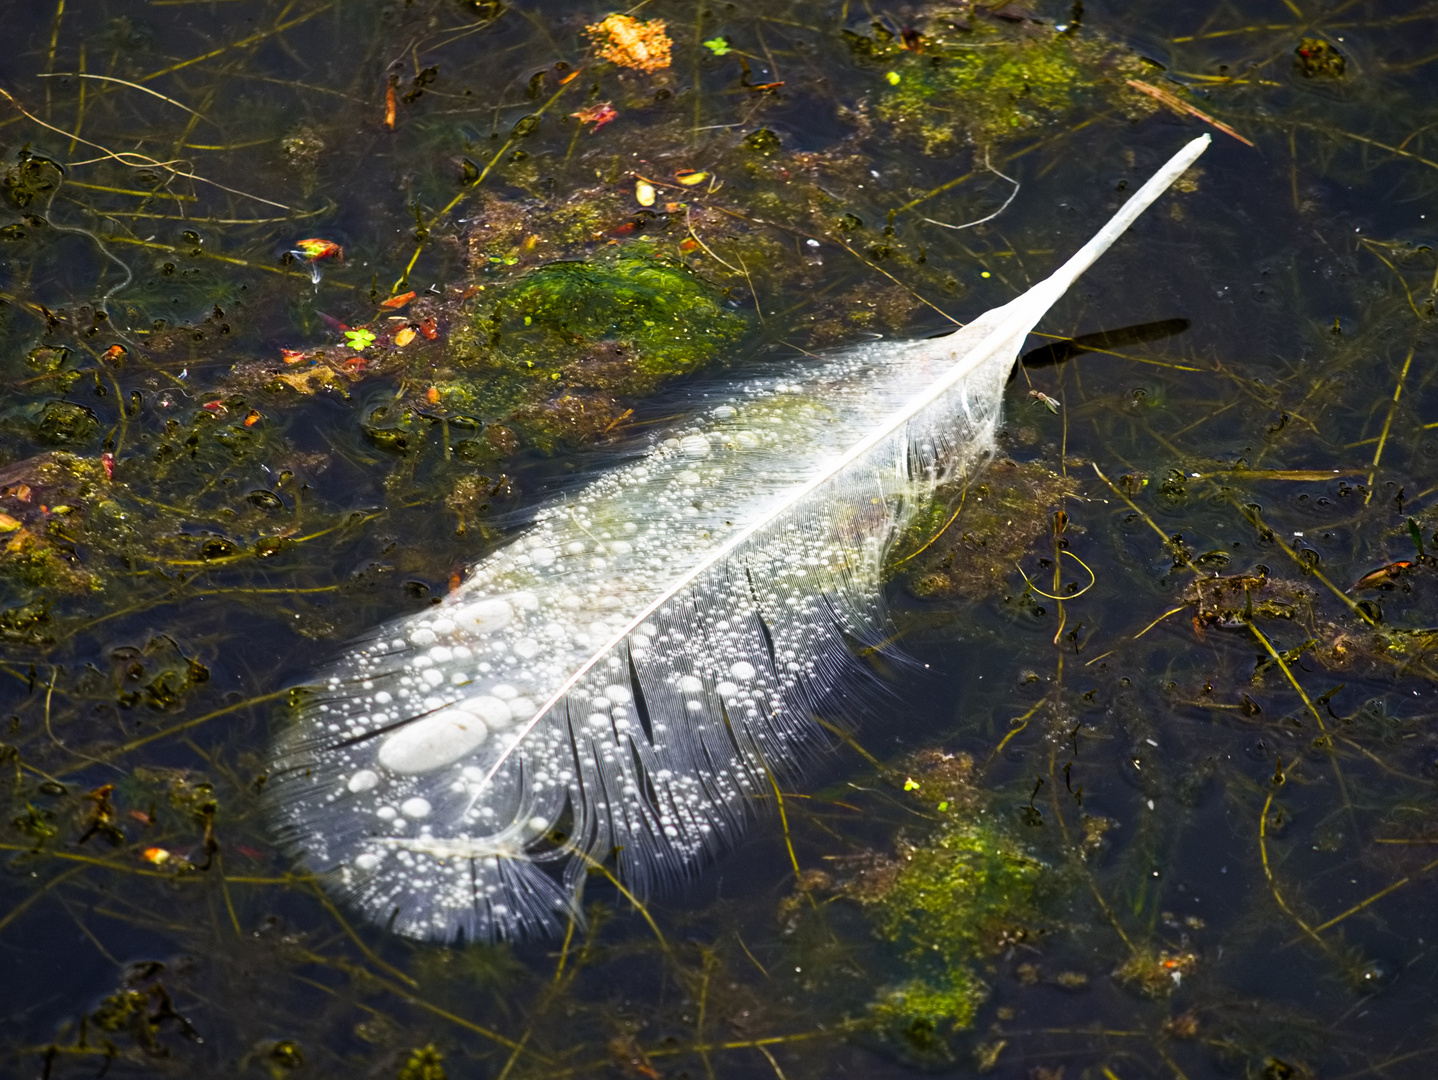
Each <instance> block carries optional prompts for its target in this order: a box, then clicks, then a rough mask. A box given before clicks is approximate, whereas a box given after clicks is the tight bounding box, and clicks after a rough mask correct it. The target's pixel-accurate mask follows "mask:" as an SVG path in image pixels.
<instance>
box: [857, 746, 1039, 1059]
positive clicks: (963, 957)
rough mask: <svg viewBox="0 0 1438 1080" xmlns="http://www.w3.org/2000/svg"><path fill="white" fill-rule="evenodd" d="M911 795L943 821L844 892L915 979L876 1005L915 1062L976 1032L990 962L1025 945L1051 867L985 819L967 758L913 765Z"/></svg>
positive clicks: (928, 758)
mask: <svg viewBox="0 0 1438 1080" xmlns="http://www.w3.org/2000/svg"><path fill="white" fill-rule="evenodd" d="M909 768H910V778H909V780H908V781H907V782H906V784H905V788H906V789H907V790H908V791H909V792H910V793H911V795H912V797H913V798H915V799H917V800H918V801H919V802H921V803H927V804H929V807H928V808H929V809H930V810H932V811H934V812H935V814H936V816H937V817H938V818H939V824H938V825H937V826H936V827H935V828H934V830H933V831H932V833H930V834H929V835H928V836H926V837H923V838H922V839H920V840H918V841H914V840H911V839H909V838H907V837H905V836H900V837H899V839H898V840H897V842H896V844H895V853H894V855H893V856H887V855H881V854H878V853H869V854H868V855H866V856H863V857H861V858H860V859H859V860H858V873H857V875H856V876H855V877H853V878H852V879H851V880H850V881H849V882H847V883H846V884H845V885H843V886H842V887H841V892H842V894H843V895H846V896H848V897H849V898H851V899H853V900H857V901H858V902H859V903H860V904H861V905H862V906H863V907H864V908H865V910H866V913H867V914H868V917H869V921H870V923H871V925H872V926H873V929H874V932H875V934H876V935H877V936H878V937H880V938H882V939H883V940H885V941H888V942H891V943H892V944H894V945H896V946H898V947H899V949H900V950H901V951H902V954H903V956H904V959H905V960H906V961H907V962H908V965H909V971H910V973H911V975H912V977H911V978H909V979H908V980H907V981H905V982H904V983H902V984H901V985H898V986H895V987H891V988H889V989H887V990H886V991H884V992H883V993H882V994H881V996H880V997H879V998H878V999H877V1000H876V1001H875V1002H874V1003H873V1004H872V1005H871V1007H870V1010H871V1015H872V1016H873V1018H874V1020H875V1021H876V1022H877V1024H878V1025H879V1027H880V1029H881V1030H883V1031H886V1032H888V1033H890V1034H892V1035H896V1036H897V1037H898V1038H899V1039H900V1040H901V1041H902V1042H903V1043H904V1044H905V1046H906V1047H907V1049H908V1050H909V1051H911V1052H915V1053H918V1054H920V1055H921V1056H925V1057H931V1056H934V1055H935V1054H939V1055H942V1054H944V1053H945V1052H946V1046H947V1043H946V1036H947V1035H949V1034H953V1033H956V1032H959V1031H962V1030H965V1029H967V1028H970V1027H972V1026H973V1023H974V1019H975V1017H976V1015H977V1012H978V1009H979V1007H980V1006H981V1005H982V1004H983V1003H984V1001H985V1000H987V998H988V995H989V990H988V987H987V985H986V984H985V983H984V981H983V979H982V977H981V976H980V973H979V969H980V965H981V963H982V961H983V960H984V959H986V958H987V957H989V956H991V955H993V954H994V953H996V952H999V951H1001V950H1003V949H1005V948H1008V947H1010V946H1012V945H1014V944H1015V943H1017V942H1019V941H1022V940H1024V939H1026V938H1027V937H1028V936H1029V933H1030V930H1029V928H1030V927H1031V926H1033V925H1034V924H1035V923H1036V922H1037V921H1038V918H1039V915H1038V906H1037V898H1036V892H1037V888H1038V886H1039V884H1040V881H1041V878H1042V875H1043V874H1044V872H1045V867H1044V865H1043V864H1042V863H1040V862H1039V861H1038V860H1036V859H1034V858H1033V857H1032V856H1030V855H1029V854H1028V853H1027V851H1026V850H1025V849H1024V847H1023V846H1022V845H1021V844H1020V843H1019V842H1018V841H1017V840H1016V839H1015V838H1014V837H1013V836H1012V835H1010V833H1009V832H1008V830H1007V829H1006V828H1005V827H1004V826H1003V825H1002V824H1001V822H1000V821H999V820H998V819H997V818H996V817H995V816H994V815H991V814H985V813H983V812H981V810H980V808H979V806H978V795H977V793H976V792H975V791H974V789H973V788H972V787H971V786H970V781H971V777H972V773H973V761H972V759H971V758H969V757H968V755H965V754H957V755H951V754H944V753H941V752H939V751H928V752H925V753H923V754H919V755H917V756H916V757H915V758H914V759H912V761H911V762H910V763H909Z"/></svg>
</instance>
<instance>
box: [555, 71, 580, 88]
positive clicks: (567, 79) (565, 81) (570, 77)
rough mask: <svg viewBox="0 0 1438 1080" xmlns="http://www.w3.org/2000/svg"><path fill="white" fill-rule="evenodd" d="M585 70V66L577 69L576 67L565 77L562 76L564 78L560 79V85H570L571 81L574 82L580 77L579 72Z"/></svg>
mask: <svg viewBox="0 0 1438 1080" xmlns="http://www.w3.org/2000/svg"><path fill="white" fill-rule="evenodd" d="M583 70H584V69H583V68H575V69H574V70H573V71H571V72H570V73H569V74H568V75H566V76H564V78H562V79H560V80H559V85H560V86H568V85H569V84H570V83H572V82H573V81H574V80H575V79H577V78H579V73H580V72H581V71H583Z"/></svg>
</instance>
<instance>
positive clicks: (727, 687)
mask: <svg viewBox="0 0 1438 1080" xmlns="http://www.w3.org/2000/svg"><path fill="white" fill-rule="evenodd" d="M714 689H715V690H717V691H718V693H719V696H720V697H721V698H726V699H727V698H731V697H733V696H734V695H735V694H737V693H738V692H739V687H738V685H737V684H736V683H731V682H721V683H720V684H719V685H718V686H716V687H715V688H714Z"/></svg>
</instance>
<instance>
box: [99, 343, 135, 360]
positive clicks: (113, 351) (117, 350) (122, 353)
mask: <svg viewBox="0 0 1438 1080" xmlns="http://www.w3.org/2000/svg"><path fill="white" fill-rule="evenodd" d="M128 355H129V353H128V351H127V350H126V348H125V346H123V345H111V346H110V347H109V348H108V349H106V350H105V351H104V352H102V353H101V354H100V359H101V360H105V361H107V362H109V363H111V364H118V363H119V362H120V361H121V360H123V359H125V357H126V356H128Z"/></svg>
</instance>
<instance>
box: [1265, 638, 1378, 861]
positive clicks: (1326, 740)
mask: <svg viewBox="0 0 1438 1080" xmlns="http://www.w3.org/2000/svg"><path fill="white" fill-rule="evenodd" d="M1244 624H1245V625H1246V626H1247V627H1248V629H1249V630H1251V631H1252V632H1253V636H1254V637H1256V638H1257V639H1258V643H1259V644H1260V645H1262V646H1263V648H1264V649H1265V651H1267V653H1268V655H1269V656H1270V657H1271V658H1272V659H1273V662H1274V663H1275V664H1277V665H1278V669H1279V670H1280V671H1282V672H1283V675H1284V678H1286V679H1287V680H1288V682H1289V685H1291V686H1292V687H1293V689H1294V690H1295V691H1296V692H1297V693H1298V696H1299V697H1300V698H1302V699H1303V704H1304V705H1305V706H1307V708H1308V712H1309V715H1311V716H1312V717H1313V720H1314V722H1315V723H1316V724H1317V725H1318V730H1319V732H1321V733H1322V738H1323V749H1324V750H1325V751H1326V752H1327V754H1328V761H1329V764H1330V765H1332V767H1333V777H1334V779H1335V780H1337V781H1338V791H1339V793H1340V794H1341V795H1342V796H1343V807H1344V809H1345V810H1347V811H1348V814H1349V817H1350V818H1351V819H1352V821H1353V829H1354V834H1355V835H1357V831H1358V818H1357V815H1356V814H1355V813H1354V811H1353V800H1352V799H1351V798H1349V795H1348V785H1347V783H1345V782H1344V779H1343V770H1342V769H1341V768H1339V765H1338V752H1337V750H1336V748H1335V747H1334V745H1333V736H1331V735H1330V734H1328V728H1327V726H1326V725H1325V724H1324V723H1323V716H1322V715H1321V714H1320V713H1319V711H1318V707H1317V706H1316V705H1314V704H1313V699H1312V698H1310V697H1309V696H1308V692H1307V691H1306V690H1304V689H1303V687H1302V686H1301V685H1299V682H1298V680H1297V679H1295V678H1294V677H1293V671H1292V670H1291V669H1290V668H1289V666H1288V664H1287V662H1286V661H1285V660H1284V659H1283V657H1282V655H1281V654H1280V653H1279V652H1278V650H1277V649H1275V648H1274V647H1273V642H1271V641H1269V640H1268V635H1267V634H1265V633H1264V632H1263V631H1262V630H1260V629H1259V628H1258V624H1257V623H1255V622H1254V621H1253V620H1252V619H1245V620H1244Z"/></svg>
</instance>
